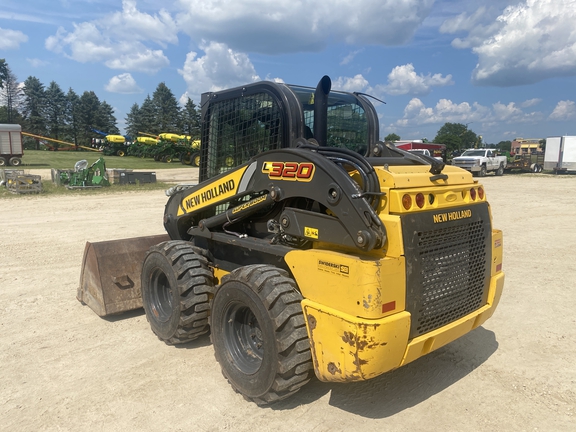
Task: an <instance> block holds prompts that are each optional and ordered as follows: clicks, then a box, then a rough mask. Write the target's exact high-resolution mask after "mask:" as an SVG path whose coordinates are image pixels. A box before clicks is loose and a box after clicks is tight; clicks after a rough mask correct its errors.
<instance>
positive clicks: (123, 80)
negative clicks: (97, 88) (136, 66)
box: [104, 73, 142, 94]
mask: <svg viewBox="0 0 576 432" xmlns="http://www.w3.org/2000/svg"><path fill="white" fill-rule="evenodd" d="M104 88H105V89H106V91H109V92H110V93H121V94H133V93H141V92H142V89H141V88H140V87H138V84H136V80H134V78H133V77H132V75H131V74H129V73H123V74H120V75H116V76H114V77H112V78H110V81H108V84H106V86H105V87H104Z"/></svg>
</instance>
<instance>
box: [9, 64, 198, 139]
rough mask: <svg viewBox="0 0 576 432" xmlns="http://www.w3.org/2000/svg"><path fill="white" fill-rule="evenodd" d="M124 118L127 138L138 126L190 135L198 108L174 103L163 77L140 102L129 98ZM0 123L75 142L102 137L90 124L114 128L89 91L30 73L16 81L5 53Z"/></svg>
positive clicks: (110, 114) (108, 111)
mask: <svg viewBox="0 0 576 432" xmlns="http://www.w3.org/2000/svg"><path fill="white" fill-rule="evenodd" d="M125 121H126V135H127V136H128V137H130V138H132V139H134V138H136V136H138V134H139V133H141V132H144V133H148V134H153V135H158V134H160V133H162V132H168V133H177V134H186V135H190V136H192V137H194V138H197V137H199V134H200V113H199V112H198V110H197V107H196V105H195V104H194V102H193V101H192V100H191V99H190V98H188V100H187V102H186V104H185V105H184V107H180V105H179V104H178V101H177V100H176V98H175V96H174V94H173V93H172V91H171V90H170V89H169V88H168V87H167V86H166V84H165V83H160V84H159V85H158V87H157V88H156V90H155V91H154V93H153V94H152V97H150V95H148V96H147V97H146V99H145V100H144V102H143V103H142V105H141V106H139V105H138V104H137V103H134V104H133V105H132V107H131V108H130V112H129V113H128V114H127V116H126V118H125ZM0 123H12V124H19V125H21V126H22V130H24V131H26V132H29V133H32V134H35V135H41V136H45V137H48V138H53V139H57V140H61V141H66V142H70V143H73V144H76V145H88V144H89V143H90V142H91V140H92V138H104V137H103V136H101V135H98V134H97V133H96V132H94V130H93V129H97V130H99V131H102V132H104V133H106V134H110V135H118V134H120V130H119V129H118V126H117V124H118V122H117V119H116V116H115V115H114V109H113V108H112V106H111V105H110V104H108V103H107V102H106V101H105V100H100V99H99V98H98V96H97V95H96V93H95V92H94V91H85V92H84V93H82V94H81V95H78V94H77V93H76V92H75V91H74V90H73V89H72V88H69V89H68V91H67V92H66V93H65V92H64V91H63V90H62V88H61V87H60V86H59V85H58V83H56V82H55V81H52V82H50V84H49V85H48V86H45V85H44V84H43V83H42V82H41V81H40V80H39V79H38V78H36V77H34V76H29V77H28V78H27V79H26V80H25V81H24V82H19V81H18V78H17V77H16V75H15V74H14V73H13V72H12V70H11V69H10V66H9V65H8V63H7V62H6V60H5V59H0Z"/></svg>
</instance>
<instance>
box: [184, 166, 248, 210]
mask: <svg viewBox="0 0 576 432" xmlns="http://www.w3.org/2000/svg"><path fill="white" fill-rule="evenodd" d="M244 171H246V168H242V169H240V170H238V171H234V172H233V173H231V174H229V175H227V176H224V177H222V178H221V179H220V180H218V181H214V182H211V183H210V184H208V185H207V186H204V187H201V188H200V189H196V190H194V192H192V193H191V194H189V195H188V196H186V197H185V198H184V199H182V201H181V202H180V208H179V209H178V216H181V215H183V214H185V213H189V212H191V211H195V210H199V209H201V208H203V207H206V206H208V205H211V204H215V203H217V202H219V201H222V200H224V199H226V198H231V197H233V196H234V195H236V191H237V189H238V185H239V184H240V180H241V179H242V175H243V174H244Z"/></svg>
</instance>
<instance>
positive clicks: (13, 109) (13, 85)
mask: <svg viewBox="0 0 576 432" xmlns="http://www.w3.org/2000/svg"><path fill="white" fill-rule="evenodd" d="M4 67H5V71H6V73H5V79H4V81H3V87H2V90H1V92H0V106H4V107H6V111H5V112H6V120H7V123H14V121H15V119H16V113H19V112H21V110H22V101H23V96H24V94H23V90H22V86H21V85H20V83H19V82H18V78H17V77H16V75H14V73H13V72H12V70H11V69H10V66H8V65H7V64H6V63H4Z"/></svg>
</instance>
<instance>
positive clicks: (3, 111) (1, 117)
mask: <svg viewBox="0 0 576 432" xmlns="http://www.w3.org/2000/svg"><path fill="white" fill-rule="evenodd" d="M8 119H10V120H8ZM0 123H13V124H19V125H22V124H24V118H23V117H22V115H21V114H20V113H19V112H18V111H16V110H15V109H12V112H11V113H10V115H9V114H8V107H6V106H0Z"/></svg>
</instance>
